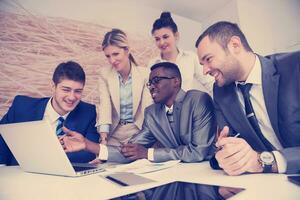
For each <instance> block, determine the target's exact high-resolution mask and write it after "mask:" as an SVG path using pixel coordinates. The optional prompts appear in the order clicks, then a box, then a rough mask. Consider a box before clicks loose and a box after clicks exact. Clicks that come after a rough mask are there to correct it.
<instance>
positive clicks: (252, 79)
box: [235, 55, 262, 85]
mask: <svg viewBox="0 0 300 200" xmlns="http://www.w3.org/2000/svg"><path fill="white" fill-rule="evenodd" d="M246 83H251V84H253V85H261V84H262V78H261V63H260V60H259V58H258V56H257V55H255V62H254V66H253V68H252V70H251V72H250V74H249V76H248V77H247V79H246V81H245V84H246ZM235 84H236V85H237V84H240V82H238V81H236V82H235Z"/></svg>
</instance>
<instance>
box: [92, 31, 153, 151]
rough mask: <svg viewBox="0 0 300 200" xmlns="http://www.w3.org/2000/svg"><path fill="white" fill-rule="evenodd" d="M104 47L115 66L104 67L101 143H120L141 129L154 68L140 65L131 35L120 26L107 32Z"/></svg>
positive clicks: (100, 80) (98, 122) (101, 103)
mask: <svg viewBox="0 0 300 200" xmlns="http://www.w3.org/2000/svg"><path fill="white" fill-rule="evenodd" d="M102 49H103V52H104V54H105V56H106V58H107V60H108V62H109V63H110V65H111V66H110V67H103V68H102V69H101V71H100V77H99V82H98V88H99V89H98V90H99V95H100V104H99V105H97V112H98V121H97V125H96V126H97V129H98V132H99V133H100V136H101V144H108V145H114V146H120V145H122V144H123V143H127V142H128V140H129V139H130V138H131V137H132V136H133V135H134V134H136V133H138V132H139V130H140V129H141V127H142V123H143V120H144V109H145V108H146V107H147V106H148V105H150V104H152V98H151V96H150V93H149V91H148V89H147V87H146V83H147V81H148V78H149V72H150V71H149V69H147V68H145V67H139V66H138V65H137V63H136V61H135V59H134V58H133V56H132V54H131V52H130V48H129V45H128V40H127V36H126V34H125V33H124V32H123V31H121V30H119V29H112V30H111V31H110V32H107V33H106V34H105V36H104V39H103V42H102Z"/></svg>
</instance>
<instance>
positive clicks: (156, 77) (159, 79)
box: [146, 76, 176, 88]
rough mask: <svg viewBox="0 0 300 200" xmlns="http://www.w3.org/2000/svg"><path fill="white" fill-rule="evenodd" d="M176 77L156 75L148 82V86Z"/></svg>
mask: <svg viewBox="0 0 300 200" xmlns="http://www.w3.org/2000/svg"><path fill="white" fill-rule="evenodd" d="M174 78H176V77H175V76H172V77H167V76H155V77H154V78H152V79H151V80H149V81H148V82H147V83H146V86H147V87H148V88H149V87H151V85H157V84H159V82H160V81H161V80H164V79H165V80H170V79H174Z"/></svg>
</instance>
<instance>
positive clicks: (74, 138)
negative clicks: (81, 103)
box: [59, 127, 86, 152]
mask: <svg viewBox="0 0 300 200" xmlns="http://www.w3.org/2000/svg"><path fill="white" fill-rule="evenodd" d="M63 132H64V133H65V135H64V136H62V137H61V138H59V141H60V143H61V145H62V146H63V148H64V150H65V152H75V151H80V150H84V149H86V142H85V138H84V136H83V135H81V134H80V133H77V132H75V131H71V130H70V129H67V128H66V127H63Z"/></svg>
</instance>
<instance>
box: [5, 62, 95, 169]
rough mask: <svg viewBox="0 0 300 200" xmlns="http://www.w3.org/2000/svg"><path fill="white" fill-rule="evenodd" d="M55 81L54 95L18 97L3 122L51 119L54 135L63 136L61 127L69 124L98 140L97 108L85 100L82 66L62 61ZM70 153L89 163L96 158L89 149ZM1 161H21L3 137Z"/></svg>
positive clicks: (55, 73)
mask: <svg viewBox="0 0 300 200" xmlns="http://www.w3.org/2000/svg"><path fill="white" fill-rule="evenodd" d="M52 80H53V96H52V97H46V98H32V97H27V96H16V97H15V99H14V101H13V103H12V106H11V107H10V108H9V110H8V112H7V113H6V114H5V115H4V116H3V118H2V119H1V121H0V123H1V124H8V123H17V122H27V121H36V120H47V121H49V123H50V124H51V126H52V127H53V134H55V132H56V134H57V135H58V136H60V135H62V134H63V132H62V131H61V127H62V126H65V127H67V128H68V129H71V130H73V131H76V132H79V134H80V135H82V136H83V137H86V138H88V139H89V140H91V141H94V142H97V141H98V140H99V134H98V133H97V130H96V128H95V123H96V108H95V106H94V105H91V104H88V103H85V102H83V101H81V96H82V92H83V88H84V85H85V73H84V71H83V69H82V67H81V66H80V65H79V64H78V63H76V62H73V61H69V62H66V63H61V64H59V65H58V66H57V68H56V69H55V71H54V74H53V77H52ZM37 134H38V133H37ZM41 142H43V141H41ZM37 151H38V149H37ZM49 151H51V149H50V150H49ZM67 155H68V158H69V159H70V161H71V162H89V161H91V160H93V159H94V158H95V155H94V154H92V153H90V152H87V151H79V152H76V153H68V154H67ZM0 164H6V165H17V164H18V163H17V161H16V159H15V158H14V156H13V155H12V153H11V152H10V150H9V148H8V146H7V145H6V143H5V142H4V140H3V138H2V137H1V136H0Z"/></svg>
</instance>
